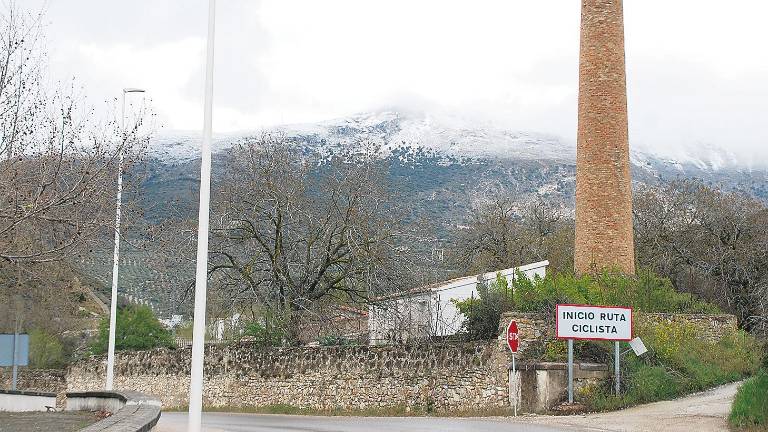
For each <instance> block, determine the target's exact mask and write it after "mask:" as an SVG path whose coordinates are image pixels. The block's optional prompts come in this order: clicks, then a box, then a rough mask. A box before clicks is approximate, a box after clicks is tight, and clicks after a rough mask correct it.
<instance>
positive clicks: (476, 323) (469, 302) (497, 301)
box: [454, 273, 512, 340]
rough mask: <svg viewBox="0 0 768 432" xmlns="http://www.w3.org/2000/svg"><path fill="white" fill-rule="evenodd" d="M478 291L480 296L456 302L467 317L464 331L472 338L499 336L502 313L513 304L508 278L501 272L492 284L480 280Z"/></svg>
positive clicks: (457, 306) (482, 338) (463, 326)
mask: <svg viewBox="0 0 768 432" xmlns="http://www.w3.org/2000/svg"><path fill="white" fill-rule="evenodd" d="M477 292H478V298H469V299H466V300H461V301H455V302H454V303H455V304H456V308H457V309H458V310H459V312H461V313H462V314H464V316H465V317H467V319H466V320H465V321H464V323H463V324H462V332H463V333H464V334H465V336H466V337H467V338H469V339H470V340H477V339H481V340H484V339H493V338H495V337H496V336H498V332H499V320H500V319H501V313H502V312H505V311H508V310H510V308H511V306H512V304H511V294H510V288H509V286H508V284H507V279H506V278H505V277H504V276H502V275H501V274H500V273H499V274H498V275H497V276H496V280H494V281H493V282H491V283H490V284H486V283H485V282H484V281H479V282H478V284H477Z"/></svg>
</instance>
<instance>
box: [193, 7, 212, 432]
mask: <svg viewBox="0 0 768 432" xmlns="http://www.w3.org/2000/svg"><path fill="white" fill-rule="evenodd" d="M215 24H216V0H209V1H208V45H207V48H206V56H205V105H204V106H205V109H204V115H203V142H202V145H201V146H200V147H201V148H200V155H201V161H200V209H199V212H198V227H197V268H196V269H195V312H194V313H195V315H194V320H193V322H194V323H193V326H192V364H191V365H190V377H189V419H188V423H187V432H200V430H201V428H202V421H203V364H204V363H205V358H204V356H205V303H206V291H207V288H208V285H207V284H208V222H209V221H208V218H209V216H210V215H209V210H210V204H211V135H212V134H213V49H214V33H215V28H216V26H215Z"/></svg>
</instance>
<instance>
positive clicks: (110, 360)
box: [104, 91, 125, 390]
mask: <svg viewBox="0 0 768 432" xmlns="http://www.w3.org/2000/svg"><path fill="white" fill-rule="evenodd" d="M124 147H125V91H123V103H122V109H121V110H120V148H119V149H118V151H119V152H120V155H119V157H118V163H117V210H116V211H115V250H114V253H113V255H112V298H111V301H110V303H109V344H108V348H107V383H106V385H105V387H104V388H105V389H106V390H112V386H113V384H114V381H115V327H116V326H117V280H118V270H119V263H120V207H121V205H122V202H123V151H124Z"/></svg>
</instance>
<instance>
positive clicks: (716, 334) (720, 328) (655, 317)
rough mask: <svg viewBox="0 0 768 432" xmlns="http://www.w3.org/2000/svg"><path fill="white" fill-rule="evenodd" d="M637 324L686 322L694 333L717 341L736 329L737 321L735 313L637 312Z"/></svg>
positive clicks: (708, 340)
mask: <svg viewBox="0 0 768 432" xmlns="http://www.w3.org/2000/svg"><path fill="white" fill-rule="evenodd" d="M637 315H638V316H637V318H636V322H637V323H638V324H640V323H642V324H651V325H652V324H656V323H664V324H670V323H675V324H687V325H690V326H693V328H694V329H695V330H696V335H698V337H699V338H700V339H702V340H705V341H707V342H713V343H714V342H717V341H719V340H720V339H722V338H723V337H724V336H726V335H729V334H732V333H733V332H735V331H736V330H738V328H739V327H738V321H737V320H736V316H735V315H729V314H721V315H698V314H663V313H655V314H637Z"/></svg>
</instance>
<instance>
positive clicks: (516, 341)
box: [507, 321, 520, 353]
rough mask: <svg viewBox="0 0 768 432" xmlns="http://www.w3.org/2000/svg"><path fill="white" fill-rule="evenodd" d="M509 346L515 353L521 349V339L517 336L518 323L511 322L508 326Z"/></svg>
mask: <svg viewBox="0 0 768 432" xmlns="http://www.w3.org/2000/svg"><path fill="white" fill-rule="evenodd" d="M507 346H509V350H510V351H512V352H513V353H516V352H517V349H518V348H519V347H520V337H519V336H518V334H517V321H511V322H510V323H509V325H508V326H507Z"/></svg>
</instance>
